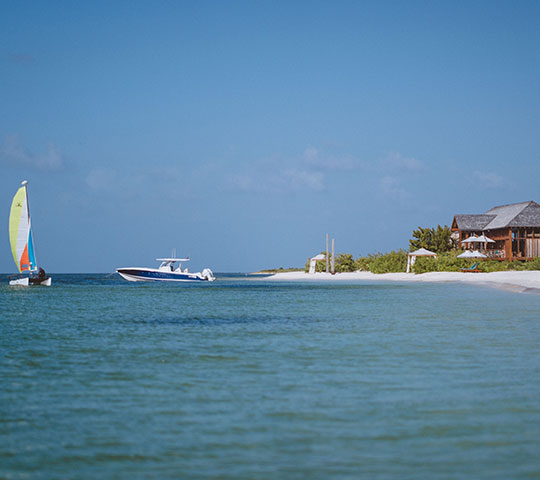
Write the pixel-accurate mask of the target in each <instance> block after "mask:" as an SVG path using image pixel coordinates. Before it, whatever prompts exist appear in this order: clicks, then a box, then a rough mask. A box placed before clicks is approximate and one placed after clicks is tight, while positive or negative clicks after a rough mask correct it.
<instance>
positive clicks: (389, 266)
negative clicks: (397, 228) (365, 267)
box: [369, 250, 407, 273]
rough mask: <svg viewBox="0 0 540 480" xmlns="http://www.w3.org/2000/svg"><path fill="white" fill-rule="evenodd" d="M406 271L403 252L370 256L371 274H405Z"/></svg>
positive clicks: (405, 256) (405, 255)
mask: <svg viewBox="0 0 540 480" xmlns="http://www.w3.org/2000/svg"><path fill="white" fill-rule="evenodd" d="M406 269H407V252H405V251H404V250H397V251H392V252H390V253H386V254H384V255H382V254H376V255H373V256H371V258H370V261H369V270H370V271H371V272H373V273H394V272H405V270H406Z"/></svg>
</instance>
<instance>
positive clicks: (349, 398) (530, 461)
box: [0, 275, 540, 479]
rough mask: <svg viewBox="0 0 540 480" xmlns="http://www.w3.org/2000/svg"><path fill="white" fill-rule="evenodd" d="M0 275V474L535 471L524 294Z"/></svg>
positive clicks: (538, 470)
mask: <svg viewBox="0 0 540 480" xmlns="http://www.w3.org/2000/svg"><path fill="white" fill-rule="evenodd" d="M53 281H54V284H53V287H50V288H46V287H41V288H39V287H35V288H28V289H21V288H15V289H14V288H9V287H7V286H6V284H7V276H0V282H1V284H0V285H1V286H0V381H1V383H0V478H6V479H11V478H32V479H49V478H66V479H67V478H80V479H88V478H101V479H103V478H118V479H124V478H126V479H127V478H130V479H131V478H141V479H142V478H145V479H146V478H155V479H169V478H188V479H191V478H193V479H214V478H220V479H276V478H278V479H329V478H332V479H334V478H335V479H355V478H368V479H388V478H392V479H393V478H399V479H423V478H425V479H510V478H523V479H530V478H540V295H533V294H518V293H512V292H507V291H501V290H495V289H490V288H484V287H478V286H470V285H457V284H450V283H449V284H414V285H409V284H398V283H395V284H392V283H387V284H384V283H373V284H370V283H366V282H363V283H362V282H357V283H348V284H342V283H340V284H328V283H281V282H280V283H277V282H269V281H267V280H265V279H253V278H249V277H238V278H235V277H234V276H221V277H220V278H218V281H216V282H215V283H213V284H204V285H201V284H190V285H170V284H166V285H163V284H159V285H158V284H134V283H128V282H125V281H123V280H121V279H118V278H107V277H106V276H105V275H55V276H54V278H53Z"/></svg>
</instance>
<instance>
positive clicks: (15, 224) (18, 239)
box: [9, 185, 30, 272]
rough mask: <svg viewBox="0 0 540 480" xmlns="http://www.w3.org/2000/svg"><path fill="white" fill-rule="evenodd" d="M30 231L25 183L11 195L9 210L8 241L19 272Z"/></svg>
mask: <svg viewBox="0 0 540 480" xmlns="http://www.w3.org/2000/svg"><path fill="white" fill-rule="evenodd" d="M29 232H30V218H29V216H28V206H27V204H26V185H23V186H22V187H21V188H19V190H17V193H16V194H15V196H14V197H13V202H12V203H11V211H10V213H9V241H10V243H11V253H13V260H15V264H16V265H17V269H18V270H19V272H21V271H22V270H21V268H22V267H21V257H22V255H23V253H24V252H25V250H26V248H27V245H28V234H29Z"/></svg>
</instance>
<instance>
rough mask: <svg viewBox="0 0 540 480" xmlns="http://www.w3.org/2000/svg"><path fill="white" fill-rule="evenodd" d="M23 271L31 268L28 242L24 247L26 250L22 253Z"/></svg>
mask: <svg viewBox="0 0 540 480" xmlns="http://www.w3.org/2000/svg"><path fill="white" fill-rule="evenodd" d="M20 265H21V271H23V270H30V259H29V258H28V243H27V244H26V246H25V247H24V252H23V254H22V255H21V263H20Z"/></svg>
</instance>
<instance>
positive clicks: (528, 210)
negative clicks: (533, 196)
mask: <svg viewBox="0 0 540 480" xmlns="http://www.w3.org/2000/svg"><path fill="white" fill-rule="evenodd" d="M508 226H510V227H540V205H538V203H536V202H530V204H529V205H528V206H527V207H525V208H524V209H523V210H522V211H521V213H520V214H518V215H517V216H516V217H515V218H514V219H513V220H512V221H511V222H510V223H509V224H508Z"/></svg>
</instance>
